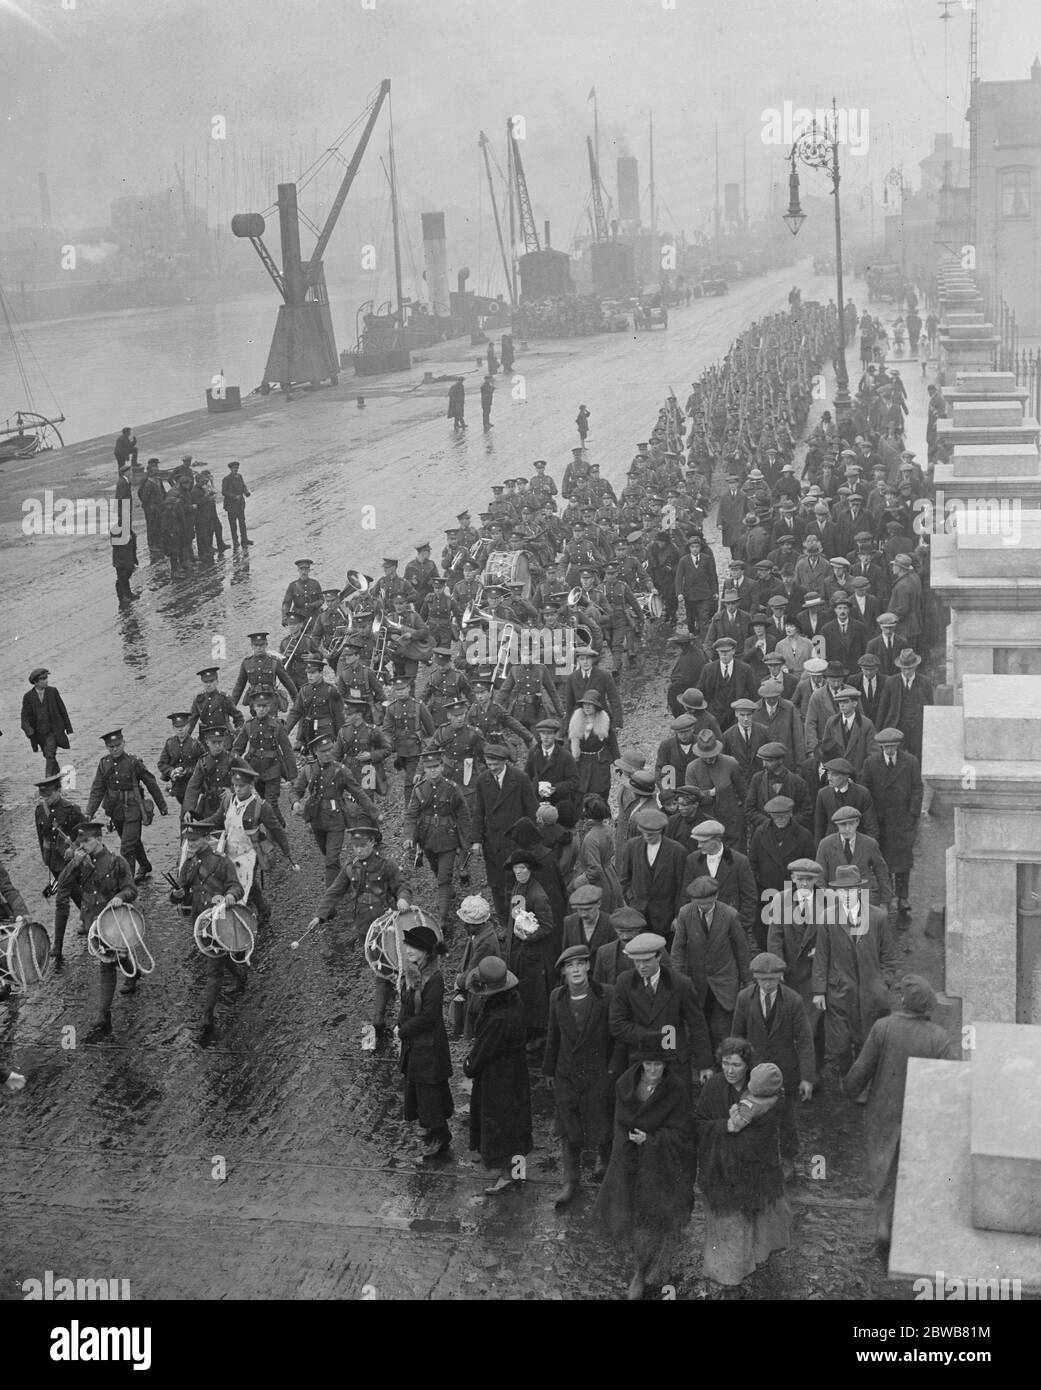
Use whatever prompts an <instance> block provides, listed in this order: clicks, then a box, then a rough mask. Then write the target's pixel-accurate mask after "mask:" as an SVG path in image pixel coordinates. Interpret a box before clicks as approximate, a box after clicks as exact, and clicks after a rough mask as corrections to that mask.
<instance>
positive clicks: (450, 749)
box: [433, 700, 484, 815]
mask: <svg viewBox="0 0 1041 1390" xmlns="http://www.w3.org/2000/svg"><path fill="white" fill-rule="evenodd" d="M466 710H467V704H466V701H465V700H453V701H451V702H450V703H449V704H448V705H446V706H445V714H446V715H447V716H448V719H447V722H446V723H444V724H441V725H439V726H438V728H437V729H436V730H435V731H434V739H433V742H434V743H435V744H436V746H437V748H438V749H439V751H440V753H441V755H442V757H443V759H444V773H445V776H446V777H447V778H448V780H449V781H450V782H455V784H456V785H457V786H458V787H459V789H460V791H461V792H462V793H463V797H464V799H465V801H466V807H467V810H468V811H469V812H470V814H471V815H473V800H474V792H475V789H476V787H477V778H478V776H479V775H480V774H481V773H482V772H483V771H484V738H483V737H482V735H481V734H480V733H478V731H477V730H476V729H475V728H473V727H472V726H471V725H470V724H468V723H467V722H466Z"/></svg>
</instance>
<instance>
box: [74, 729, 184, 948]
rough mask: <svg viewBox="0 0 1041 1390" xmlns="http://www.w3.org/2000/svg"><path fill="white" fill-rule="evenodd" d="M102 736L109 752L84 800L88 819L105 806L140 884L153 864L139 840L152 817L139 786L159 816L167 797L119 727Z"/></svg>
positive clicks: (122, 848)
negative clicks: (125, 740) (153, 802)
mask: <svg viewBox="0 0 1041 1390" xmlns="http://www.w3.org/2000/svg"><path fill="white" fill-rule="evenodd" d="M101 737H102V742H103V743H104V745H105V747H106V748H107V749H108V752H107V753H105V754H104V756H103V757H102V759H101V761H100V762H99V763H98V770H97V772H96V773H95V774H94V781H93V783H92V785H91V788H90V796H89V797H88V799H87V813H86V814H87V820H93V818H94V813H95V812H96V811H97V809H98V807H99V806H101V805H104V808H105V812H106V814H107V815H108V818H109V820H111V822H112V828H113V829H114V830H115V831H117V832H118V834H119V848H120V852H121V853H122V855H123V857H124V858H125V859H126V860H127V862H128V863H130V864H133V863H136V864H137V865H138V869H137V873H136V874H135V875H134V882H135V883H143V882H144V881H145V879H146V878H148V877H149V875H150V874H151V872H152V866H151V864H150V863H149V862H148V855H147V854H146V853H145V847H144V845H143V844H142V842H141V827H142V824H143V823H144V822H145V821H146V819H147V822H148V823H151V819H152V818H151V814H150V813H149V812H148V808H147V807H146V806H145V803H144V799H143V797H142V795H141V788H142V786H143V787H144V789H145V791H147V792H148V793H149V794H150V795H151V796H152V797H153V799H154V800H155V804H156V806H158V808H159V814H160V815H161V816H165V815H166V814H167V805H166V798H165V797H164V796H163V793H162V792H161V791H160V789H159V783H158V782H157V781H156V780H155V778H154V777H153V776H152V774H151V773H150V772H149V770H148V768H147V767H145V765H144V763H143V762H142V761H141V759H140V758H135V757H134V756H133V754H131V753H128V752H127V751H126V747H125V746H124V743H123V730H122V729H113V730H112V731H111V732H110V733H107V734H102V736H101ZM126 901H128V902H129V901H130V899H126ZM87 925H88V926H89V925H90V924H89V923H88V924H87Z"/></svg>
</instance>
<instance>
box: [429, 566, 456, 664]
mask: <svg viewBox="0 0 1041 1390" xmlns="http://www.w3.org/2000/svg"><path fill="white" fill-rule="evenodd" d="M448 583H449V581H448V578H447V576H446V577H444V578H441V577H438V578H436V579H435V580H434V582H433V585H432V586H431V590H430V593H429V594H428V595H427V596H426V598H425V599H424V600H423V602H422V604H421V606H420V609H419V616H420V617H421V618H422V619H423V621H424V622H425V623H426V625H427V627H428V628H429V629H430V632H431V635H432V636H433V638H434V641H435V642H437V643H438V646H441V647H451V644H452V639H453V638H454V636H455V633H456V627H457V623H458V620H459V617H460V609H459V607H458V605H457V604H456V602H455V600H454V599H453V598H452V595H451V594H450V593H449V592H448ZM435 651H436V648H435Z"/></svg>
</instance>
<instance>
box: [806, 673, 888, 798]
mask: <svg viewBox="0 0 1041 1390" xmlns="http://www.w3.org/2000/svg"><path fill="white" fill-rule="evenodd" d="M835 704H836V706H837V710H836V713H835V714H833V715H832V716H831V718H830V719H829V720H828V722H827V723H826V724H825V726H824V729H823V732H822V734H821V740H820V745H819V747H818V750H817V751H818V756H819V757H820V760H821V761H822V762H827V761H830V759H832V758H844V759H845V760H846V762H848V763H849V765H850V766H851V767H852V769H853V775H854V777H859V775H860V769H861V768H862V767H863V766H864V761H865V759H866V758H867V756H868V754H869V753H870V752H871V751H872V750H873V749H874V747H875V726H874V724H872V722H871V720H870V719H868V718H866V717H865V716H864V715H863V714H862V713H861V710H860V691H859V690H857V689H856V687H855V686H852V685H843V686H840V687H839V689H838V690H837V691H836V692H835Z"/></svg>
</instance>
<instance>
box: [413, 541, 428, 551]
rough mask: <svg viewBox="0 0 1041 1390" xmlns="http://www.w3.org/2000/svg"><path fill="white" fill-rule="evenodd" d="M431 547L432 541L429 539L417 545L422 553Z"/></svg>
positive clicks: (417, 548)
mask: <svg viewBox="0 0 1041 1390" xmlns="http://www.w3.org/2000/svg"><path fill="white" fill-rule="evenodd" d="M429 549H430V542H429V541H424V542H423V543H422V545H417V546H416V550H417V551H419V552H420V553H422V552H423V551H424V550H429Z"/></svg>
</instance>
